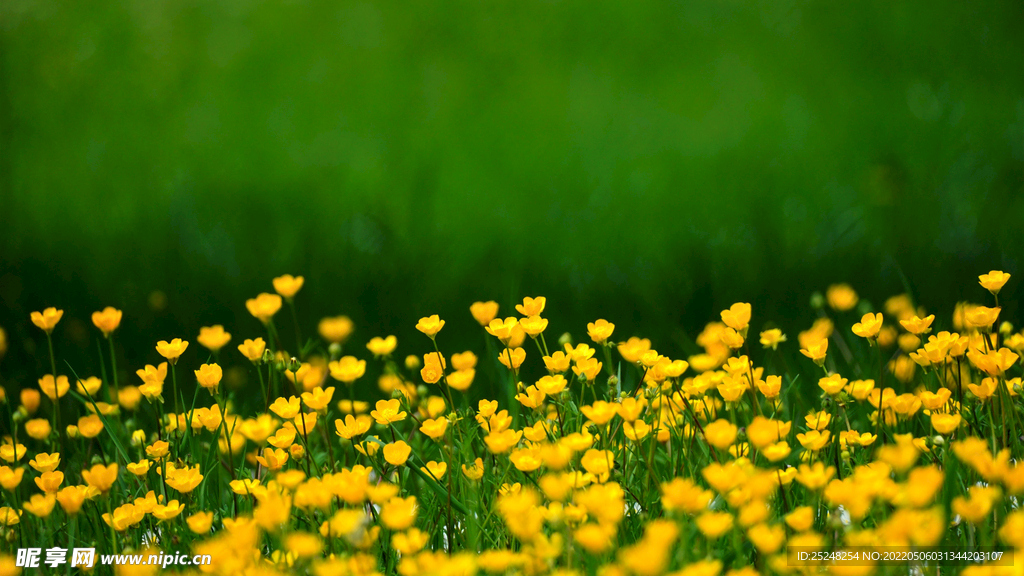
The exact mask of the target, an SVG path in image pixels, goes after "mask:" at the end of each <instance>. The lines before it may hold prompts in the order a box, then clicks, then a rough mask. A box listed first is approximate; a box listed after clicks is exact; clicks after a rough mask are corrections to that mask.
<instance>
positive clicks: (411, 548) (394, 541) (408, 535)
mask: <svg viewBox="0 0 1024 576" xmlns="http://www.w3.org/2000/svg"><path fill="white" fill-rule="evenodd" d="M429 542H430V534H429V533H427V532H423V531H422V530H419V529H417V528H411V529H409V530H407V531H405V532H399V533H398V534H395V535H394V536H392V537H391V545H392V546H393V547H394V549H395V550H397V551H398V552H399V553H401V554H402V555H403V556H412V555H414V554H416V553H417V552H419V551H420V550H422V549H423V547H424V546H426V545H427V543H429Z"/></svg>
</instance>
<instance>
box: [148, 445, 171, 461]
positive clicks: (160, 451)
mask: <svg viewBox="0 0 1024 576" xmlns="http://www.w3.org/2000/svg"><path fill="white" fill-rule="evenodd" d="M169 451H170V444H168V443H167V442H165V441H163V440H157V441H156V442H153V443H152V444H151V445H149V446H146V455H147V456H149V457H150V458H152V459H154V460H161V459H163V458H164V457H165V456H167V453H168V452H169Z"/></svg>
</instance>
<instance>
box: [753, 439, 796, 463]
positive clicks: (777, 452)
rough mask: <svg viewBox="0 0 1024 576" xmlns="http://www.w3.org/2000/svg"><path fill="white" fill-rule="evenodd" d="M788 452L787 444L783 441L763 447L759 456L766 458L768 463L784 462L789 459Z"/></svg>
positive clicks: (789, 450)
mask: <svg viewBox="0 0 1024 576" xmlns="http://www.w3.org/2000/svg"><path fill="white" fill-rule="evenodd" d="M790 452H792V450H791V449H790V447H789V443H788V442H786V441H785V440H783V441H781V442H776V443H775V444H770V445H768V446H765V447H764V448H763V449H762V450H761V454H762V455H763V456H764V457H765V458H767V459H768V461H769V462H779V461H780V460H785V459H786V458H788V457H789V454H790Z"/></svg>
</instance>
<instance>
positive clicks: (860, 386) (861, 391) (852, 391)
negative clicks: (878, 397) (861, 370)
mask: <svg viewBox="0 0 1024 576" xmlns="http://www.w3.org/2000/svg"><path fill="white" fill-rule="evenodd" d="M874 389H875V381H874V380H854V381H853V382H850V383H849V384H847V385H846V392H847V393H848V394H849V395H850V396H853V397H854V398H856V399H857V400H860V401H863V400H865V399H866V398H867V397H868V394H870V393H871V391H872V390H874Z"/></svg>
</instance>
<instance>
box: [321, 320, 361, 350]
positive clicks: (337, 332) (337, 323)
mask: <svg viewBox="0 0 1024 576" xmlns="http://www.w3.org/2000/svg"><path fill="white" fill-rule="evenodd" d="M354 329H355V325H354V324H353V323H352V319H351V318H349V317H348V316H332V317H328V318H324V319H322V320H320V324H319V325H318V326H317V331H318V332H319V333H320V337H321V338H323V339H324V340H327V341H328V342H331V343H334V344H344V343H345V340H348V337H349V336H351V335H352V331H353V330H354Z"/></svg>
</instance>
